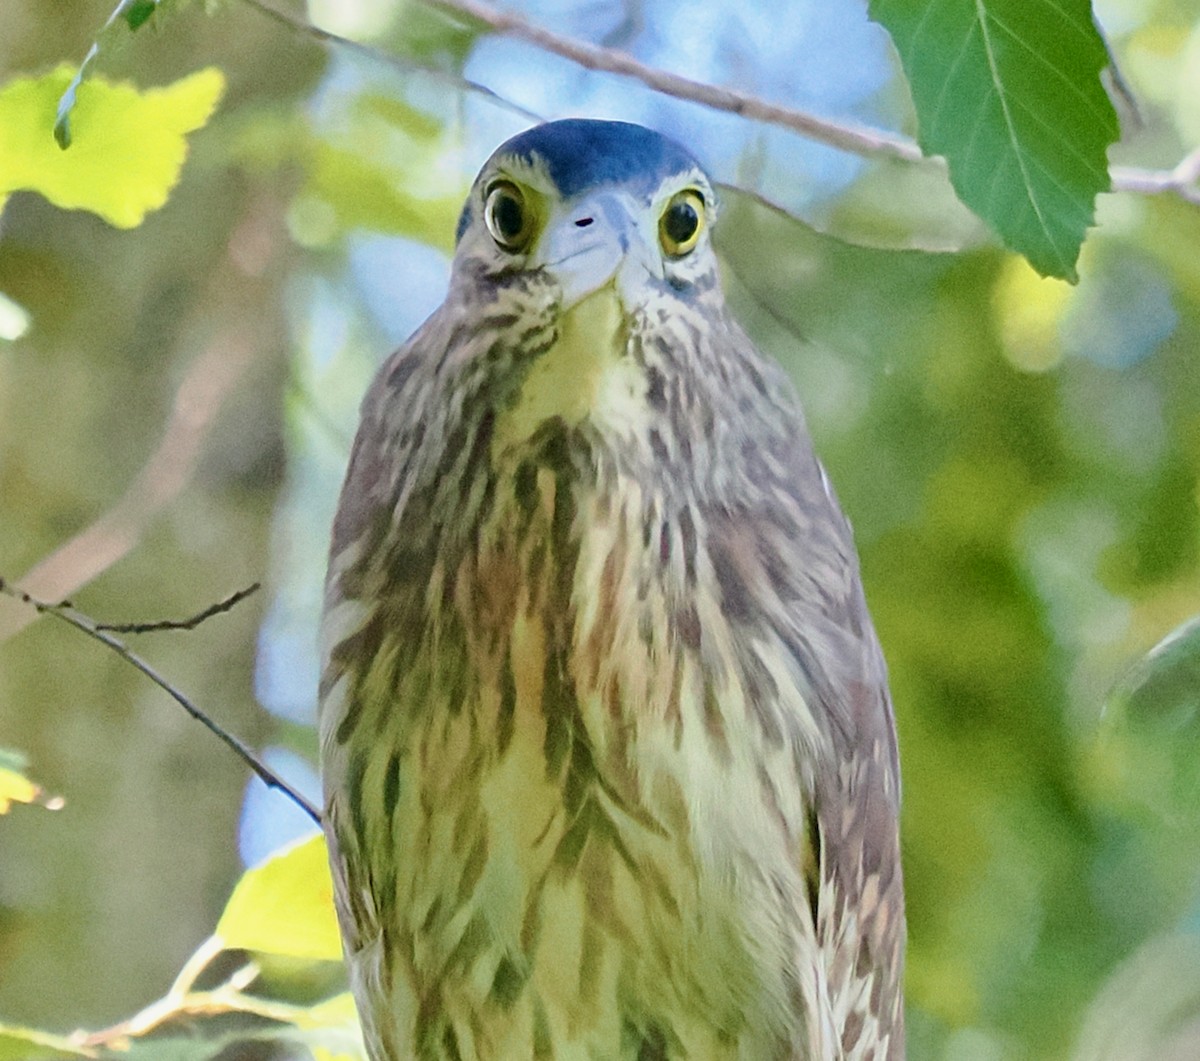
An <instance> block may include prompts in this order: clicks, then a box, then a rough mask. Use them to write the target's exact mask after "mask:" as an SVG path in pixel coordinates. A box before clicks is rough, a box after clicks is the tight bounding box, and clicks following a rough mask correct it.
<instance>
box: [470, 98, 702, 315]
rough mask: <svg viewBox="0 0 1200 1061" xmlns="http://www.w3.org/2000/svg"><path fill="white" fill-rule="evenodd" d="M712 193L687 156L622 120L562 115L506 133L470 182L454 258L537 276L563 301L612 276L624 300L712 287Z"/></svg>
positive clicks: (642, 302)
mask: <svg viewBox="0 0 1200 1061" xmlns="http://www.w3.org/2000/svg"><path fill="white" fill-rule="evenodd" d="M716 212H717V201H716V196H715V195H714V193H713V189H712V184H711V183H710V181H709V180H708V178H707V177H706V176H705V174H704V171H703V170H702V169H701V168H700V166H699V164H698V163H697V162H696V160H695V159H693V158H692V157H691V155H689V154H688V153H687V152H686V151H685V150H684V149H683V148H682V147H680V146H679V145H678V144H676V143H675V142H674V141H672V140H669V139H668V138H667V137H665V136H662V135H660V134H658V133H656V132H653V131H652V130H650V129H646V128H643V127H642V126H640V125H631V124H628V123H626V122H609V121H593V120H585V119H568V120H565V121H556V122H549V123H547V124H545V125H539V126H537V127H536V128H533V129H530V130H528V131H527V132H524V133H521V134H520V135H519V136H515V137H513V138H512V139H511V140H509V141H507V142H506V143H504V144H502V145H501V146H500V147H499V148H498V149H497V150H496V151H495V153H494V154H493V155H492V157H491V158H490V159H489V160H488V161H487V163H486V164H485V165H484V167H483V169H482V170H481V171H480V173H479V176H478V177H477V178H476V180H475V183H474V185H473V186H472V188H471V193H470V196H469V197H468V199H467V203H466V205H465V206H464V208H463V212H462V216H461V218H460V220H459V225H458V252H457V255H456V257H457V259H458V260H459V261H467V262H470V263H471V265H472V267H473V269H475V270H482V271H483V272H484V274H485V275H490V276H501V275H506V274H512V273H522V274H527V275H530V276H535V277H539V278H542V279H544V280H545V281H546V282H547V283H548V284H549V285H550V286H551V287H552V288H553V289H554V291H555V293H556V294H557V295H558V296H559V297H558V299H557V301H558V303H559V306H560V308H561V309H562V310H564V311H565V310H569V309H570V308H571V307H572V306H574V305H576V304H577V303H578V302H580V301H581V300H583V299H585V298H586V297H587V296H588V295H590V294H592V293H593V292H595V291H598V290H599V289H601V288H603V287H605V286H607V285H609V284H612V285H613V286H614V287H615V290H616V294H617V295H618V297H619V299H620V302H621V303H622V304H623V305H624V307H625V308H626V310H627V311H628V310H635V309H639V308H643V307H645V306H647V305H648V304H649V303H650V302H651V301H652V300H653V298H654V296H655V294H656V293H664V292H669V293H670V294H672V295H673V296H675V297H684V298H686V297H687V296H688V294H689V292H693V291H695V290H696V289H697V288H698V287H699V288H701V289H705V290H707V289H712V288H715V287H717V282H716V260H715V256H714V255H713V251H712V244H711V242H710V230H711V227H712V224H713V222H714V220H715V219H716Z"/></svg>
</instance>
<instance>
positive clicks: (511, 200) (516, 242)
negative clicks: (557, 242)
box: [483, 181, 534, 253]
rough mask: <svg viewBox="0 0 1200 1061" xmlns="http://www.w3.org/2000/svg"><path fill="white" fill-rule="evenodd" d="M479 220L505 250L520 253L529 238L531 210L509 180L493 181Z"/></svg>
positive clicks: (519, 190) (522, 193)
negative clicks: (481, 220)
mask: <svg viewBox="0 0 1200 1061" xmlns="http://www.w3.org/2000/svg"><path fill="white" fill-rule="evenodd" d="M483 220H484V222H485V223H486V224H487V227H488V231H489V232H490V233H491V234H492V239H494V240H495V241H496V242H497V243H498V244H499V245H500V246H501V247H503V248H504V249H505V250H506V251H511V252H513V253H516V252H517V251H522V250H524V249H525V247H526V246H528V244H529V240H530V238H531V237H532V236H533V222H534V212H533V209H532V207H531V205H530V204H529V202H528V201H527V200H526V198H525V193H524V192H522V191H521V189H520V188H518V187H517V186H516V185H515V184H513V182H512V181H496V183H495V184H493V185H492V186H491V187H490V188H489V189H488V193H487V198H486V199H485V200H484V204H483Z"/></svg>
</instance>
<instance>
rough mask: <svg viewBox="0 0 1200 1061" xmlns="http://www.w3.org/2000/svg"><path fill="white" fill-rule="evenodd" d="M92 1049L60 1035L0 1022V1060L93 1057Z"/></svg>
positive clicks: (17, 1060) (32, 1060)
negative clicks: (87, 1048) (86, 1048)
mask: <svg viewBox="0 0 1200 1061" xmlns="http://www.w3.org/2000/svg"><path fill="white" fill-rule="evenodd" d="M95 1056H96V1054H95V1053H94V1052H93V1051H90V1050H85V1049H84V1048H83V1047H81V1046H79V1045H78V1044H76V1043H73V1042H71V1040H69V1039H66V1038H64V1037H63V1036H61V1035H52V1034H50V1033H49V1032H41V1031H35V1030H34V1029H32V1028H14V1027H11V1026H9V1025H7V1024H0V1061H38V1059H40V1058H57V1057H95Z"/></svg>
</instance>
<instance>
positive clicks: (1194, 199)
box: [1112, 147, 1200, 206]
mask: <svg viewBox="0 0 1200 1061" xmlns="http://www.w3.org/2000/svg"><path fill="white" fill-rule="evenodd" d="M1112 183H1113V190H1114V191H1123V192H1140V193H1141V194H1143V195H1162V194H1164V193H1174V194H1175V195H1178V196H1179V197H1180V198H1181V199H1184V200H1186V201H1187V202H1189V203H1195V204H1196V205H1197V206H1200V147H1197V148H1196V149H1195V150H1194V151H1192V153H1191V154H1189V155H1187V156H1186V157H1185V158H1184V159H1183V160H1182V161H1181V162H1180V163H1179V164H1178V165H1177V166H1176V167H1175V168H1174V169H1169V170H1158V169H1140V168H1138V167H1136V166H1113V168H1112Z"/></svg>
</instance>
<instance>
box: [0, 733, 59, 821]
mask: <svg viewBox="0 0 1200 1061" xmlns="http://www.w3.org/2000/svg"><path fill="white" fill-rule="evenodd" d="M24 765H25V762H24V759H23V758H22V757H21V756H20V755H18V754H16V753H14V752H9V751H5V750H4V749H2V748H0V814H7V813H8V812H9V811H10V810H11V809H12V805H13V804H14V803H40V804H41V805H42V806H43V807H45V808H46V809H47V810H58V809H59V808H60V807H62V805H63V800H62V797H61V796H47V795H46V793H45V792H44V791H43V790H42V788H41V786H40V785H35V784H34V783H33V782H32V781H30V780H29V778H27V777H26V776H25V774H24V772H23V768H24Z"/></svg>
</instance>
